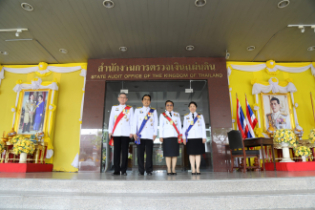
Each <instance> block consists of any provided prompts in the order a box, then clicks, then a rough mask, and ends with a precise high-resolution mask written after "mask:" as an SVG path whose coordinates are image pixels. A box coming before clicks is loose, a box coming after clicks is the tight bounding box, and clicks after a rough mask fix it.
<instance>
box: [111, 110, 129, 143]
mask: <svg viewBox="0 0 315 210" xmlns="http://www.w3.org/2000/svg"><path fill="white" fill-rule="evenodd" d="M130 108H131V106H126V107H125V108H124V109H123V110H122V111H121V112H120V114H119V115H118V117H117V119H116V122H115V125H114V128H113V131H112V138H111V139H110V140H109V145H110V146H113V145H114V137H113V135H114V131H115V129H116V127H117V125H118V123H119V121H120V120H121V119H122V118H123V117H124V116H125V112H124V110H129V109H130Z"/></svg>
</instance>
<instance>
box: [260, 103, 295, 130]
mask: <svg viewBox="0 0 315 210" xmlns="http://www.w3.org/2000/svg"><path fill="white" fill-rule="evenodd" d="M280 107H281V106H280V101H279V99H278V98H276V97H272V98H271V99H270V108H271V110H272V113H269V114H267V115H266V117H267V129H269V130H276V129H291V122H290V115H288V114H286V113H281V112H280Z"/></svg>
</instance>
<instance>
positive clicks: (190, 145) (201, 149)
mask: <svg viewBox="0 0 315 210" xmlns="http://www.w3.org/2000/svg"><path fill="white" fill-rule="evenodd" d="M186 148H187V154H188V155H202V154H204V153H205V144H204V143H202V139H188V142H187V144H186Z"/></svg>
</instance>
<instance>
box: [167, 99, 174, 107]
mask: <svg viewBox="0 0 315 210" xmlns="http://www.w3.org/2000/svg"><path fill="white" fill-rule="evenodd" d="M168 102H171V103H172V104H173V106H174V102H173V101H171V100H167V101H165V106H166V104H167V103H168Z"/></svg>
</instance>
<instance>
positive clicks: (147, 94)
mask: <svg viewBox="0 0 315 210" xmlns="http://www.w3.org/2000/svg"><path fill="white" fill-rule="evenodd" d="M146 96H148V97H149V98H150V101H151V96H150V95H149V94H144V95H143V96H142V101H143V99H144V97H146Z"/></svg>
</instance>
